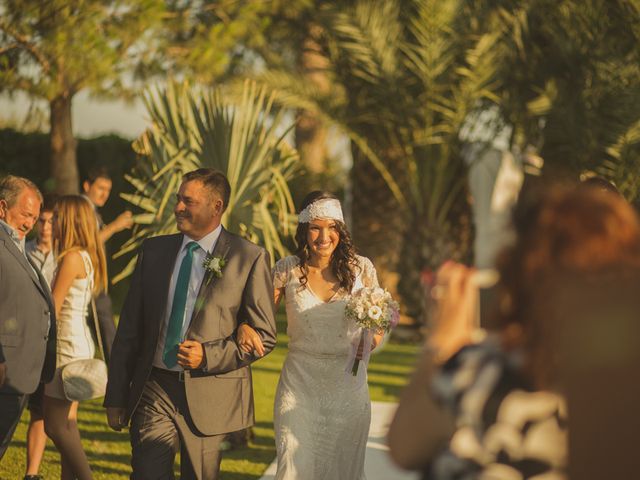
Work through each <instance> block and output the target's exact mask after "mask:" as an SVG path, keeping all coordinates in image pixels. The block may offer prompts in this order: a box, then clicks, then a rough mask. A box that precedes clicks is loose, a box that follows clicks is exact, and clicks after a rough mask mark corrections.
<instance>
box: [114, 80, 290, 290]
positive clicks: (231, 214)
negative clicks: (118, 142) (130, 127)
mask: <svg viewBox="0 0 640 480" xmlns="http://www.w3.org/2000/svg"><path fill="white" fill-rule="evenodd" d="M225 93H226V92H223V91H222V90H221V89H220V88H213V89H211V90H208V91H202V90H200V89H195V88H190V87H189V86H188V85H187V84H184V83H183V84H180V83H175V82H173V83H170V84H169V86H168V87H167V88H166V89H165V90H156V91H154V92H149V93H148V94H147V95H146V97H145V102H146V106H147V110H148V113H149V116H150V118H151V122H152V126H151V128H150V129H149V130H147V131H146V132H145V133H144V134H143V135H142V136H141V137H140V138H139V139H138V140H137V141H136V142H135V143H134V149H135V150H136V151H137V152H138V153H139V155H140V159H139V161H138V162H137V164H136V166H135V168H134V170H133V171H132V172H131V173H130V174H129V175H127V176H126V179H127V180H128V181H129V183H131V185H133V187H134V189H135V193H133V194H122V197H123V198H124V199H125V200H127V201H128V202H130V203H131V204H132V205H134V206H136V207H138V208H139V209H141V210H142V211H143V212H144V213H140V214H138V215H135V216H134V219H135V223H136V225H135V226H134V229H133V233H132V237H131V239H130V240H129V241H128V242H126V243H125V244H124V245H123V246H122V248H121V249H120V251H119V252H118V253H117V254H116V255H115V256H116V257H117V256H122V255H125V254H130V253H131V252H133V251H136V250H137V249H138V247H139V246H140V244H141V242H142V241H143V240H144V239H145V238H147V237H149V236H153V235H160V234H166V233H172V232H175V231H176V228H175V221H174V217H173V208H174V205H175V193H176V191H177V189H178V187H179V184H180V182H181V180H182V176H183V175H184V174H185V173H186V172H188V171H191V170H194V169H196V168H199V167H211V168H215V169H217V170H220V171H222V172H223V173H224V174H225V175H226V176H227V178H228V179H229V182H230V184H231V189H232V194H231V197H230V199H229V206H228V208H227V210H226V212H225V214H224V216H223V219H222V222H223V224H224V225H225V227H226V228H228V229H229V230H230V231H232V232H234V233H237V234H240V235H242V236H243V237H245V238H248V239H249V240H252V241H254V242H256V243H259V244H261V245H263V246H264V247H265V248H266V249H267V250H268V251H269V252H270V254H271V256H272V258H273V257H276V256H278V257H281V256H284V255H286V254H287V248H286V245H285V241H284V239H285V237H287V236H290V235H291V234H292V232H293V228H294V226H295V215H294V206H293V201H292V198H291V194H290V192H289V187H288V184H287V182H289V181H291V180H292V179H293V178H294V177H295V176H296V172H297V161H298V154H297V152H296V151H295V149H293V148H291V147H290V146H289V145H288V144H287V143H286V141H285V136H286V134H287V132H288V131H289V130H290V128H289V129H282V112H281V111H277V110H276V109H274V108H273V95H267V93H266V89H265V88H264V87H259V86H258V85H257V84H256V83H255V82H249V81H247V82H245V83H244V87H243V89H242V92H241V94H240V96H239V97H236V96H234V95H225ZM229 99H232V100H229ZM233 99H235V100H233ZM134 264H135V258H133V259H131V261H130V262H129V264H128V265H127V267H125V269H124V270H123V271H122V272H120V273H119V274H118V275H117V276H116V277H115V278H114V280H113V281H114V283H115V282H117V281H119V280H121V279H122V278H124V277H126V276H127V275H129V274H130V273H131V272H132V269H133V266H134Z"/></svg>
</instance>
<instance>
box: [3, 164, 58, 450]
mask: <svg viewBox="0 0 640 480" xmlns="http://www.w3.org/2000/svg"><path fill="white" fill-rule="evenodd" d="M41 205H42V195H41V194H40V191H39V190H38V188H37V187H36V186H35V185H34V184H33V183H32V182H31V181H30V180H27V179H26V178H21V177H16V176H13V175H8V176H6V177H4V178H3V179H1V180H0V442H1V443H0V458H2V457H3V455H4V453H5V452H6V450H7V447H8V446H9V442H10V441H11V437H12V436H13V432H14V431H15V428H16V425H17V424H18V421H19V420H20V415H21V414H22V410H23V409H24V406H25V404H26V402H27V399H28V396H29V394H30V393H33V392H34V391H35V390H36V388H37V387H38V383H40V382H44V383H46V382H48V381H50V380H51V378H52V377H53V372H54V370H55V367H56V320H55V313H54V312H55V310H54V308H53V301H52V299H51V292H50V291H49V287H48V285H47V281H46V280H45V279H44V278H43V277H42V274H41V273H40V271H39V270H38V269H37V268H36V267H34V266H33V265H31V264H30V263H29V260H28V259H27V256H26V254H25V243H24V238H25V236H26V235H27V233H29V231H30V230H31V229H32V228H33V226H34V224H35V222H36V220H37V219H38V215H39V213H40V206H41Z"/></svg>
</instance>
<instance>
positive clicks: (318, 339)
mask: <svg viewBox="0 0 640 480" xmlns="http://www.w3.org/2000/svg"><path fill="white" fill-rule="evenodd" d="M301 207H302V208H301V211H300V214H299V217H298V222H299V223H298V228H297V231H296V243H297V246H298V249H297V251H296V253H295V255H292V256H289V257H286V258H283V259H282V260H280V261H278V262H277V263H276V265H275V267H274V281H273V283H274V288H275V292H274V298H275V302H276V304H279V303H280V301H281V300H282V299H284V300H285V302H286V307H287V333H288V334H289V337H290V342H289V353H288V355H287V359H286V360H285V363H284V367H283V369H282V373H281V375H280V381H279V383H278V389H277V392H276V399H275V406H274V410H275V411H274V429H275V435H276V449H277V453H278V470H277V473H276V477H275V478H276V479H277V480H294V479H299V478H304V479H305V480H321V479H329V478H330V479H332V480H363V479H364V478H365V476H364V456H365V450H366V444H367V437H368V433H369V424H370V419H371V401H370V398H369V389H368V386H367V382H366V369H365V368H361V369H360V371H359V372H358V376H357V377H356V378H349V377H347V376H346V375H348V374H346V373H345V366H346V364H347V359H348V358H349V352H350V350H351V348H352V345H353V344H354V343H355V344H357V340H358V338H359V335H358V329H357V328H356V326H355V324H352V322H349V321H348V320H347V318H346V317H345V305H346V303H347V300H348V299H349V296H350V295H351V292H353V291H355V290H358V289H359V288H362V287H371V286H377V285H378V279H377V275H376V271H375V269H374V267H373V264H372V263H371V261H370V260H369V259H367V258H365V257H361V256H359V255H356V253H355V248H354V246H353V243H352V241H351V235H350V234H349V231H348V230H347V227H346V225H345V223H344V220H343V215H342V208H341V206H340V202H339V201H338V200H337V199H336V198H335V197H334V196H333V195H331V194H329V193H326V192H320V191H316V192H311V193H310V194H308V195H307V197H306V198H305V199H304V200H303V202H302V206H301ZM382 337H383V335H382V334H377V335H375V338H374V339H373V344H372V346H371V347H372V348H375V347H376V346H377V345H378V344H379V343H380V341H381V340H382ZM238 344H239V345H240V348H242V349H244V350H245V351H251V350H256V352H257V353H258V354H260V353H261V344H260V341H259V338H258V336H257V334H256V333H255V332H254V331H253V330H252V329H251V328H250V327H249V326H248V325H243V326H241V327H240V329H239V334H238Z"/></svg>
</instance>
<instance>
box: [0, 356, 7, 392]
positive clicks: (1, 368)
mask: <svg viewBox="0 0 640 480" xmlns="http://www.w3.org/2000/svg"><path fill="white" fill-rule="evenodd" d="M6 378H7V364H6V363H5V362H2V363H0V387H2V386H3V385H4V381H5V379H6Z"/></svg>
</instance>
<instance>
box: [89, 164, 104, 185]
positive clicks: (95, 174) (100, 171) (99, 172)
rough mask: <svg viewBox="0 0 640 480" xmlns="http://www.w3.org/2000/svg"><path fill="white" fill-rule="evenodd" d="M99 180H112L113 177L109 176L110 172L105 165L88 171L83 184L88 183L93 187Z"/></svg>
mask: <svg viewBox="0 0 640 480" xmlns="http://www.w3.org/2000/svg"><path fill="white" fill-rule="evenodd" d="M99 178H104V179H106V180H111V175H110V174H109V170H107V167H105V166H103V165H98V166H96V167H91V168H90V169H89V170H88V171H87V175H86V176H85V177H84V180H83V182H87V183H88V184H89V185H93V183H94V182H95V181H96V180H98V179H99Z"/></svg>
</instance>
